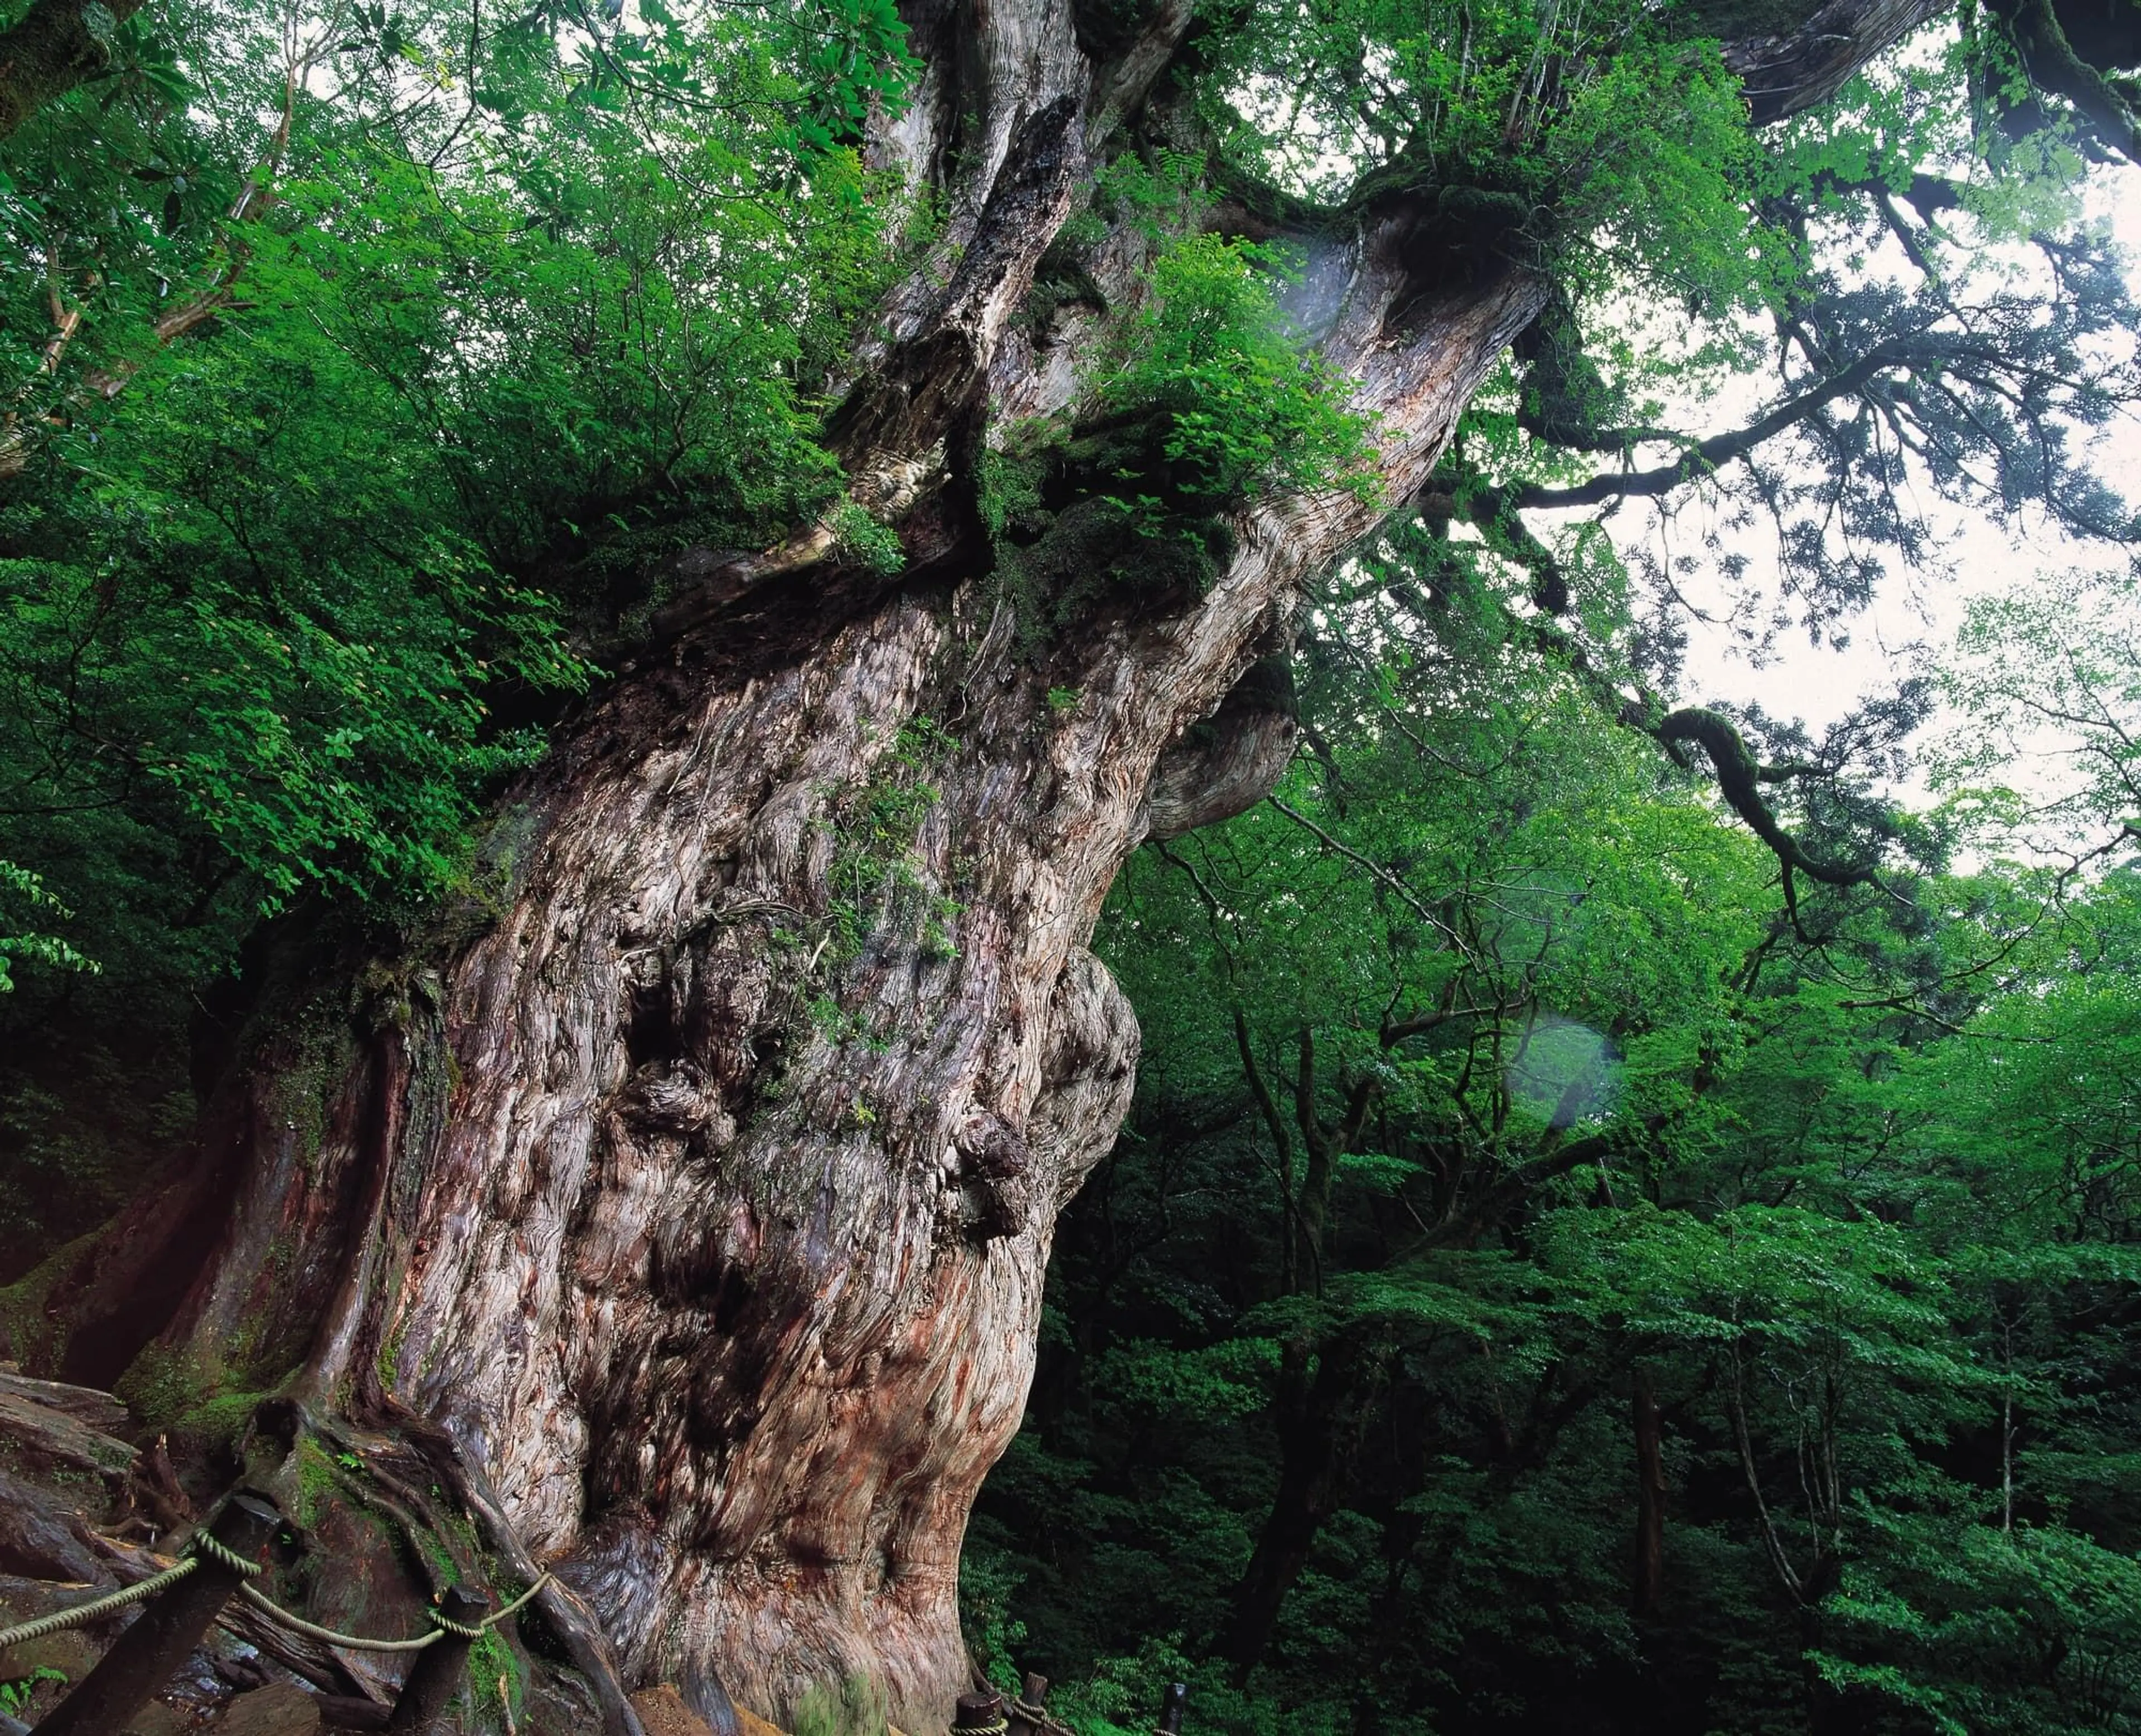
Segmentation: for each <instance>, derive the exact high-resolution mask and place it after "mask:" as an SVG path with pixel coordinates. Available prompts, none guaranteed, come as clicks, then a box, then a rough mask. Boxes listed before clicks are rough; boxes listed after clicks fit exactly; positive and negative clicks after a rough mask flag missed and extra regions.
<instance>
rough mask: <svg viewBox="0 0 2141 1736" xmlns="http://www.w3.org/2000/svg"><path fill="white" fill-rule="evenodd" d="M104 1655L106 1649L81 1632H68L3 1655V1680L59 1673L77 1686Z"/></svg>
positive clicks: (0, 1667) (0, 1668)
mask: <svg viewBox="0 0 2141 1736" xmlns="http://www.w3.org/2000/svg"><path fill="white" fill-rule="evenodd" d="M103 1655H104V1648H103V1647H102V1646H101V1645H98V1644H97V1643H96V1641H95V1640H92V1639H91V1638H90V1637H89V1635H86V1634H85V1633H83V1632H82V1631H81V1629H80V1628H65V1629H62V1630H61V1631H60V1632H58V1633H57V1634H47V1635H45V1637H44V1638H43V1639H42V1640H24V1641H23V1642H22V1644H21V1645H11V1646H9V1647H8V1648H7V1650H6V1651H5V1652H4V1653H0V1679H4V1680H8V1681H20V1680H21V1679H22V1678H23V1677H24V1676H32V1675H36V1674H37V1672H38V1671H39V1670H57V1671H58V1672H59V1673H60V1674H61V1675H63V1676H65V1677H66V1679H68V1680H69V1681H70V1682H78V1681H80V1680H81V1679H82V1678H83V1677H84V1676H86V1675H88V1674H89V1673H90V1671H91V1670H94V1669H95V1668H96V1660H98V1659H99V1658H101V1657H102V1656H103Z"/></svg>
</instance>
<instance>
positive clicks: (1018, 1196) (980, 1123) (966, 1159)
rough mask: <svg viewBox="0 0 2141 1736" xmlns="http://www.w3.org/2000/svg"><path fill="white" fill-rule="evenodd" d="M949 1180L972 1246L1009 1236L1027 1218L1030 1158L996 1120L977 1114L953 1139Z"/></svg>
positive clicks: (1019, 1138) (1014, 1133)
mask: <svg viewBox="0 0 2141 1736" xmlns="http://www.w3.org/2000/svg"><path fill="white" fill-rule="evenodd" d="M947 1156H948V1157H951V1158H952V1159H953V1160H954V1165H955V1168H954V1171H953V1177H952V1179H953V1180H954V1182H955V1183H956V1184H957V1188H958V1193H959V1199H960V1203H961V1206H962V1216H963V1217H964V1218H965V1220H966V1222H965V1225H964V1227H965V1230H966V1232H967V1235H968V1236H969V1237H972V1239H973V1240H974V1241H976V1242H989V1241H992V1240H994V1239H995V1238H996V1237H999V1236H1015V1235H1016V1234H1017V1233H1018V1232H1019V1231H1020V1230H1021V1229H1022V1228H1023V1227H1025V1225H1026V1220H1027V1218H1028V1217H1031V1215H1032V1212H1033V1206H1034V1177H1033V1152H1032V1148H1031V1147H1030V1146H1028V1145H1027V1143H1026V1136H1025V1135H1024V1134H1021V1133H1020V1132H1019V1131H1018V1129H1016V1128H1015V1127H1013V1126H1012V1125H1011V1124H1010V1123H1009V1122H1008V1121H1007V1120H1005V1119H1003V1117H1002V1116H1001V1115H998V1114H994V1113H993V1112H992V1111H990V1110H987V1109H977V1110H975V1111H974V1113H973V1114H971V1115H969V1116H967V1119H965V1120H964V1121H963V1122H962V1123H961V1124H960V1125H959V1130H958V1132H957V1134H955V1135H953V1137H952V1150H951V1151H950V1152H949V1153H947Z"/></svg>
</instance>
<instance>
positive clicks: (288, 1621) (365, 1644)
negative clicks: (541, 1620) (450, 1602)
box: [238, 1573, 550, 1651]
mask: <svg viewBox="0 0 2141 1736" xmlns="http://www.w3.org/2000/svg"><path fill="white" fill-rule="evenodd" d="M549 1582H550V1576H549V1574H547V1573H544V1574H542V1575H539V1576H538V1577H537V1579H536V1581H535V1583H534V1585H532V1586H529V1588H528V1589H527V1590H526V1591H523V1592H522V1593H521V1594H520V1595H519V1596H518V1597H516V1598H514V1600H513V1601H512V1602H511V1603H509V1604H508V1605H506V1606H505V1607H504V1609H502V1610H494V1611H492V1612H491V1613H490V1615H488V1616H485V1617H484V1618H483V1620H481V1621H480V1622H477V1623H475V1624H474V1625H470V1624H469V1623H467V1622H462V1621H449V1620H447V1619H446V1618H445V1616H441V1614H440V1613H439V1612H438V1611H436V1610H431V1611H426V1614H428V1615H429V1616H431V1620H432V1622H433V1624H434V1625H433V1627H432V1629H431V1632H430V1633H428V1634H423V1635H418V1636H417V1637H416V1639H414V1640H367V1639H365V1638H364V1637H363V1636H362V1635H358V1634H338V1633H337V1632H336V1631H335V1630H333V1629H332V1628H328V1627H321V1626H319V1625H317V1624H316V1623H313V1622H310V1621H308V1620H305V1618H304V1617H303V1616H293V1615H292V1614H291V1613H290V1612H289V1611H288V1610H286V1609H284V1608H283V1606H282V1605H280V1604H278V1603H274V1602H271V1601H269V1600H268V1598H267V1597H266V1596H263V1594H262V1593H260V1592H258V1591H255V1590H253V1587H252V1586H239V1588H238V1590H239V1596H242V1597H244V1600H245V1601H247V1602H248V1603H249V1604H251V1605H252V1606H253V1608H254V1609H256V1610H258V1611H260V1613H261V1614H262V1615H263V1616H268V1618H269V1619H270V1620H275V1621H279V1622H280V1623H282V1625H283V1626H284V1627H287V1628H288V1629H289V1630H290V1631H291V1632H292V1633H293V1634H303V1635H304V1636H305V1637H306V1638H307V1639H308V1640H319V1641H320V1642H321V1643H322V1645H340V1646H345V1647H347V1648H348V1649H349V1650H352V1651H421V1650H423V1649H424V1648H425V1647H426V1646H427V1645H437V1644H438V1642H439V1641H440V1640H443V1639H445V1637H446V1635H449V1634H452V1635H455V1636H456V1637H457V1638H460V1639H463V1640H480V1639H481V1638H483V1636H484V1635H485V1634H487V1633H489V1632H490V1630H491V1629H493V1628H495V1627H496V1626H497V1625H498V1624H499V1623H500V1622H501V1621H503V1620H505V1618H506V1617H507V1616H510V1615H512V1614H513V1613H514V1611H516V1610H518V1609H519V1608H520V1607H521V1606H523V1605H524V1604H525V1603H527V1602H528V1601H529V1599H530V1598H532V1597H534V1595H535V1594H536V1593H537V1592H538V1591H541V1590H542V1589H543V1587H544V1586H546V1585H548V1584H549Z"/></svg>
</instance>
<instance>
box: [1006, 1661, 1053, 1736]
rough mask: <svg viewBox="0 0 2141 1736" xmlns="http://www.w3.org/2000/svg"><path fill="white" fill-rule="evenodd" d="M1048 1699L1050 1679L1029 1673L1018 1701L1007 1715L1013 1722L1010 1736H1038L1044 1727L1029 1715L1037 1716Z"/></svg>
mask: <svg viewBox="0 0 2141 1736" xmlns="http://www.w3.org/2000/svg"><path fill="white" fill-rule="evenodd" d="M1047 1699H1048V1678H1047V1677H1046V1676H1045V1675H1034V1674H1032V1672H1031V1671H1028V1672H1027V1674H1026V1682H1025V1684H1024V1686H1022V1687H1021V1689H1020V1690H1019V1695H1018V1699H1017V1700H1016V1702H1014V1703H1013V1704H1012V1706H1011V1710H1010V1711H1009V1712H1008V1713H1007V1714H1005V1715H1006V1716H1007V1718H1008V1719H1010V1720H1011V1730H1010V1736H1038V1733H1039V1732H1040V1730H1041V1728H1042V1727H1041V1724H1039V1723H1037V1722H1036V1719H1035V1717H1033V1716H1030V1715H1029V1714H1038V1713H1039V1712H1040V1711H1041V1708H1042V1706H1043V1705H1044V1704H1046V1701H1047Z"/></svg>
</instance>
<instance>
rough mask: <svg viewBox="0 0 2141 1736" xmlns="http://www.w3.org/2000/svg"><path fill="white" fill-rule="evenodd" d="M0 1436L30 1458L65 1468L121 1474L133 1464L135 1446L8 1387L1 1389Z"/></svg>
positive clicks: (115, 1475)
mask: <svg viewBox="0 0 2141 1736" xmlns="http://www.w3.org/2000/svg"><path fill="white" fill-rule="evenodd" d="M0 1435H5V1436H7V1438H9V1439H10V1440H12V1441H13V1442H14V1443H15V1444H16V1445H17V1446H18V1447H19V1448H22V1451H23V1453H25V1454H27V1456H28V1457H29V1458H32V1459H33V1460H36V1461H38V1462H40V1463H45V1464H50V1465H53V1466H56V1467H62V1468H66V1469H68V1470H74V1471H95V1472H97V1473H100V1474H101V1475H102V1476H106V1477H124V1476H125V1475H126V1470H127V1467H128V1466H130V1465H131V1464H132V1463H134V1448H131V1447H130V1446H128V1445H127V1444H126V1442H124V1441H116V1440H114V1439H113V1438H111V1436H110V1435H108V1434H101V1433H100V1432H99V1431H98V1430H96V1429H92V1428H91V1427H90V1426H89V1424H86V1423H84V1422H82V1421H81V1420H80V1419H78V1418H76V1417H72V1416H70V1415H68V1414H67V1413H66V1412H65V1411H63V1410H54V1409H52V1408H50V1407H49V1406H47V1405H44V1404H39V1403H38V1402H37V1400H36V1399H29V1398H26V1397H24V1396H23V1395H22V1394H21V1393H19V1392H17V1391H14V1390H12V1389H7V1388H0Z"/></svg>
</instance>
